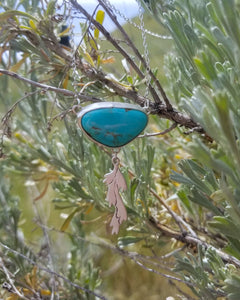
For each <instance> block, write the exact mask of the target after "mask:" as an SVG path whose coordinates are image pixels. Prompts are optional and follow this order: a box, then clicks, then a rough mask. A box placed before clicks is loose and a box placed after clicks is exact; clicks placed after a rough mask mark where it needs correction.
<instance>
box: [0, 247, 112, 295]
mask: <svg viewBox="0 0 240 300" xmlns="http://www.w3.org/2000/svg"><path fill="white" fill-rule="evenodd" d="M0 245H1V246H2V247H3V248H4V249H6V250H8V251H9V252H11V253H14V254H15V255H17V256H20V257H22V258H24V259H25V260H27V261H28V262H29V263H30V264H32V265H34V266H37V267H38V269H39V270H41V271H43V272H46V273H49V274H51V275H53V276H56V277H58V278H61V279H62V280H64V281H65V282H67V283H68V284H70V285H72V286H74V287H75V288H76V289H79V290H82V291H84V292H85V293H88V294H91V295H94V296H95V297H97V298H99V299H102V300H107V298H106V297H104V296H102V295H99V294H97V293H95V292H94V291H91V290H89V289H86V288H84V287H82V286H80V285H78V284H76V283H74V282H72V281H71V280H69V279H68V278H67V277H65V276H63V275H61V274H58V273H56V272H54V271H52V270H50V269H49V268H45V267H42V266H41V265H40V264H38V263H36V262H35V261H34V260H32V259H31V258H29V257H27V256H25V255H23V254H22V253H20V252H18V251H16V250H13V249H11V248H10V247H8V246H7V245H5V244H3V243H1V242H0ZM21 297H22V296H21ZM23 299H27V298H23Z"/></svg>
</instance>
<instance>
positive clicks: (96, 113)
mask: <svg viewBox="0 0 240 300" xmlns="http://www.w3.org/2000/svg"><path fill="white" fill-rule="evenodd" d="M147 122H148V116H147V114H146V112H145V110H144V109H142V108H141V107H140V106H138V105H133V104H128V103H120V102H99V103H94V104H90V105H88V106H86V107H84V108H83V109H82V110H81V111H80V112H79V113H78V124H79V126H80V127H81V129H82V130H83V131H84V132H85V134H86V135H87V136H88V137H89V138H90V139H91V140H92V141H94V142H95V143H97V144H98V145H103V146H105V147H108V148H111V149H113V159H112V162H113V166H114V167H113V170H112V171H111V172H110V173H108V174H106V175H105V179H104V182H105V183H106V185H107V187H108V191H107V201H108V202H109V205H110V206H112V205H113V206H115V212H114V215H113V218H112V220H111V223H110V226H111V227H112V234H113V233H118V231H119V227H120V224H121V223H122V222H123V221H125V220H127V211H126V208H125V206H124V204H123V200H122V197H121V195H120V192H121V191H126V189H127V185H126V182H125V179H124V177H123V175H122V174H121V172H120V170H119V162H120V161H119V158H118V157H117V154H116V152H114V150H116V149H118V151H119V149H120V148H121V147H122V146H124V145H126V144H128V143H130V142H131V141H132V140H134V139H135V138H136V137H137V136H138V135H139V134H140V133H141V132H142V131H143V130H144V128H145V127H146V126H147Z"/></svg>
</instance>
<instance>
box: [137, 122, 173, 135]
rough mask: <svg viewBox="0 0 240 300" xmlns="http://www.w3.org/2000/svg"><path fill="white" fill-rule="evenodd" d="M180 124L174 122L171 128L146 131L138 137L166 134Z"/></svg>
mask: <svg viewBox="0 0 240 300" xmlns="http://www.w3.org/2000/svg"><path fill="white" fill-rule="evenodd" d="M177 126H178V124H177V123H173V124H172V125H171V126H170V127H169V128H167V129H165V130H163V131H161V132H154V133H145V134H142V135H139V136H138V138H145V137H151V136H157V135H164V134H166V133H169V132H170V131H172V130H173V129H174V128H176V127H177Z"/></svg>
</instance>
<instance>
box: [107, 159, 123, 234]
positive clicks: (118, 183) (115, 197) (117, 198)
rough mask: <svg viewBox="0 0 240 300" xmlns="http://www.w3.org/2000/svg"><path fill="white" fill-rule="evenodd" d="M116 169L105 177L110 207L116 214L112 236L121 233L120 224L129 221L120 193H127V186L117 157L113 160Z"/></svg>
mask: <svg viewBox="0 0 240 300" xmlns="http://www.w3.org/2000/svg"><path fill="white" fill-rule="evenodd" d="M112 161H113V165H114V168H113V170H112V172H110V173H107V174H105V175H104V177H105V179H104V180H103V182H104V183H105V184H106V185H107V187H108V191H107V198H106V200H107V201H108V202H109V205H110V206H112V205H113V206H115V212H114V215H113V218H112V220H111V223H110V226H111V227H112V234H114V233H118V232H119V227H120V224H122V222H123V221H126V220H127V211H126V208H125V206H124V204H123V200H122V197H121V195H120V193H119V191H126V190H127V184H126V181H125V179H124V177H123V175H122V173H121V172H120V170H119V158H118V157H117V156H116V155H115V157H113V159H112Z"/></svg>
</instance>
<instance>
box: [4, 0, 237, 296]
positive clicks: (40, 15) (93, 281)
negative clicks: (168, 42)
mask: <svg viewBox="0 0 240 300" xmlns="http://www.w3.org/2000/svg"><path fill="white" fill-rule="evenodd" d="M99 4H100V8H98V9H96V11H95V14H94V15H93V16H91V15H89V14H88V12H86V11H85V10H84V9H83V8H82V7H81V5H80V4H78V3H77V2H76V1H74V0H71V1H70V3H68V2H63V4H61V5H59V6H58V5H57V3H56V1H52V0H51V1H49V2H48V3H46V5H45V3H43V2H42V1H32V2H31V1H17V0H12V1H2V2H1V3H0V8H1V11H2V12H1V14H0V31H1V37H0V45H1V48H0V62H1V71H0V72H1V74H0V78H1V80H0V85H1V94H0V97H1V100H2V106H1V109H2V110H3V111H4V114H3V116H2V125H3V127H2V145H1V156H2V158H1V161H0V170H1V172H0V201H1V210H0V214H1V219H0V224H1V227H0V231H1V235H0V236H1V238H0V246H1V249H2V250H1V261H0V264H1V266H0V267H1V271H2V272H1V273H0V276H1V277H0V278H1V280H2V283H4V285H3V287H4V297H5V298H6V299H9V300H10V299H21V298H24V297H25V299H32V298H33V297H34V299H50V297H51V299H53V298H54V297H56V299H70V298H71V299H95V298H100V299H105V297H107V298H111V294H112V293H113V288H111V283H112V285H113V281H112V282H111V280H109V279H108V280H109V281H108V283H109V282H110V283H109V284H106V282H107V279H106V278H105V277H104V273H105V274H106V273H112V274H114V275H115V276H118V274H120V271H119V267H118V264H119V262H120V264H121V263H122V260H121V259H120V257H126V258H127V259H129V260H130V261H131V262H132V264H131V268H132V269H133V264H137V265H138V266H140V267H141V268H142V272H143V273H144V274H145V273H147V272H152V273H155V275H156V276H159V275H162V276H165V277H166V278H168V279H169V280H170V282H171V284H172V285H173V286H174V289H172V292H173V294H170V292H168V291H167V294H166V291H165V294H164V296H162V297H167V296H169V295H172V296H174V297H176V298H178V299H219V298H220V297H221V298H222V299H225V298H226V299H239V297H240V289H239V283H240V272H239V268H240V242H239V234H238V232H239V229H240V204H239V196H238V195H239V192H240V191H239V181H240V177H239V174H240V172H239V171H240V170H239V165H240V149H239V137H240V136H239V129H240V128H239V124H238V117H239V108H238V106H239V105H238V102H239V101H238V98H239V80H238V77H239V49H240V40H239V37H240V35H239V30H240V24H239V4H238V3H237V2H236V1H234V0H231V1H230V0H219V1H215V0H201V1H200V0H198V1H197V0H195V1H188V0H173V1H163V0H162V1H157V0H148V1H144V2H143V5H145V6H146V7H147V8H148V10H149V11H150V13H152V14H153V16H154V17H155V18H156V20H157V21H158V22H159V23H160V24H161V26H164V28H165V30H166V31H167V32H168V34H169V35H171V36H172V38H173V42H174V48H173V50H172V52H168V53H167V55H166V56H165V58H164V60H165V74H166V77H167V79H168V80H167V81H165V80H164V82H168V84H167V83H165V85H164V89H163V87H162V85H161V82H159V78H162V77H163V74H160V75H158V74H157V70H153V71H152V70H151V69H150V68H149V67H150V66H149V65H148V58H147V57H146V54H147V51H146V45H144V46H143V52H145V53H144V54H145V55H142V54H141V53H140V52H139V50H138V48H136V47H135V46H134V44H133V43H132V40H131V39H130V38H129V36H128V34H127V32H126V31H125V30H124V29H123V28H122V27H121V26H120V25H118V23H117V21H116V18H115V15H114V12H113V11H112V10H109V7H108V5H107V4H108V2H106V1H102V0H99ZM70 6H71V7H72V8H71V9H72V10H73V11H74V12H77V13H78V14H79V16H80V20H81V23H80V29H79V30H81V40H80V43H79V45H78V47H77V48H75V47H74V46H73V44H70V46H71V47H69V44H67V45H66V44H64V43H63V39H62V37H64V36H65V37H66V36H68V35H69V34H70V35H71V34H72V26H73V22H75V19H76V18H78V16H76V14H73V13H72V11H71V9H70ZM103 9H104V10H105V13H104V11H103ZM71 13H72V14H71ZM105 14H108V15H109V16H110V17H112V19H113V21H114V22H115V24H116V25H117V26H118V29H119V32H121V39H123V41H122V40H119V38H118V35H117V36H114V35H112V34H110V33H109V32H108V31H107V29H106V28H105V27H104V17H105ZM64 16H67V19H66V18H65V17H64ZM140 19H141V18H140ZM66 23H69V27H66ZM139 26H140V28H141V29H143V28H142V27H143V24H142V23H141V22H140V25H138V27H139ZM63 28H64V29H63ZM119 32H118V34H120V33H119ZM102 36H105V38H106V40H104V39H102ZM144 39H145V36H144V34H143V41H144ZM68 41H69V40H68ZM71 43H72V42H71ZM148 46H149V45H148ZM144 47H145V49H144ZM116 51H117V53H116V54H115V52H116ZM116 60H117V66H118V67H117V70H116V72H114V69H116V67H114V66H116V65H115V61H116ZM119 61H122V65H120V63H119ZM6 75H8V76H6ZM14 77H15V78H14ZM146 89H147V92H146ZM165 90H166V91H167V93H165ZM169 99H171V100H169ZM101 100H104V101H123V102H130V101H131V102H134V103H137V104H139V105H141V106H146V105H147V104H149V105H148V106H147V107H146V109H147V110H148V113H149V127H148V128H150V130H151V131H154V132H155V133H157V132H159V131H161V130H163V128H165V130H164V131H162V132H160V134H159V135H156V136H154V135H151V134H150V137H147V135H145V137H143V138H138V139H136V140H135V141H133V142H132V143H131V144H129V145H127V146H125V147H124V148H123V149H122V151H121V153H120V154H119V157H120V158H121V169H122V173H123V175H124V177H125V179H126V183H127V191H126V192H125V193H122V197H123V200H124V203H125V206H126V209H127V213H128V220H127V222H125V223H124V224H123V226H122V229H121V231H120V234H119V236H114V237H112V236H110V228H109V224H110V220H111V215H112V209H111V208H109V207H108V205H107V202H106V201H105V197H106V191H105V185H104V184H103V182H102V181H103V178H104V174H106V173H107V172H109V169H110V168H111V151H110V150H109V149H103V148H102V147H99V146H97V145H95V144H94V143H92V142H91V141H89V140H87V139H86V137H85V136H84V135H83V134H82V132H81V130H80V129H79V128H78V126H77V124H76V113H75V112H76V109H81V107H80V106H79V105H78V104H79V102H80V101H81V105H85V103H88V102H98V101H101ZM173 105H174V107H173ZM171 122H173V124H171ZM176 127H177V128H176ZM174 128H175V130H174ZM179 160H180V161H179ZM177 164H178V167H177ZM170 173H171V175H170ZM170 177H171V180H170ZM20 178H21V179H20ZM19 180H21V182H22V183H23V184H22V186H21V188H19V184H17V181H19ZM16 195H18V197H16ZM50 202H51V203H50ZM29 203H30V204H31V207H32V208H33V211H34V220H33V221H30V220H29V218H30V216H29V213H28V214H27V213H26V212H27V206H28V204H29ZM49 207H50V208H49ZM49 210H50V212H49V215H48V213H47V211H49ZM26 217H27V220H26ZM24 222H25V223H26V224H25V225H26V226H25V225H24ZM26 227H31V228H35V230H36V231H37V234H36V235H35V236H34V237H33V235H32V233H31V234H30V233H28V230H27V228H26ZM28 229H29V228H28ZM106 257H108V258H109V257H110V259H109V260H110V261H108V262H106ZM159 261H160V263H159ZM116 270H118V272H119V273H117V271H116ZM114 275H112V276H114ZM105 276H107V275H105ZM139 276H142V275H141V272H139ZM124 277H125V278H126V273H125V275H124ZM157 278H159V277H157ZM127 280H128V281H129V282H130V281H131V280H134V279H133V278H128V279H127ZM158 280H159V279H157V282H158ZM125 281H126V280H125ZM157 285H158V283H157ZM119 290H121V288H119V289H118V291H116V295H118V293H119ZM154 291H156V293H159V290H158V287H154ZM139 293H141V291H140V292H139ZM152 293H153V291H152ZM103 295H104V296H103ZM130 296H132V297H131V299H135V298H134V297H136V299H137V298H139V297H142V295H141V296H140V294H136V296H133V295H130ZM147 296H149V294H146V295H144V297H147ZM7 297H8V298H7ZM30 297H31V298H30ZM117 297H118V296H116V299H118V298H117ZM124 297H125V298H126V297H129V295H120V296H119V299H123V298H124ZM184 297H185V298H184ZM196 297H197V298H196Z"/></svg>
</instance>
